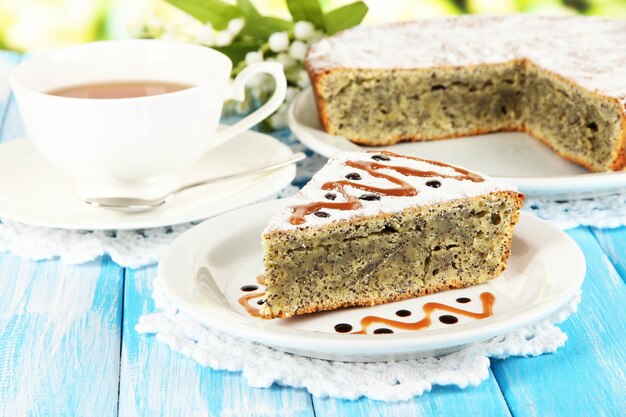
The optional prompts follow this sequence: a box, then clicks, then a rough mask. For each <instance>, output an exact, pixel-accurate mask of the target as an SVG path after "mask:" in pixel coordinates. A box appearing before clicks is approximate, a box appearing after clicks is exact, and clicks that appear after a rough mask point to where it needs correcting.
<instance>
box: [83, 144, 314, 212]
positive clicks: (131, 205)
mask: <svg viewBox="0 0 626 417" xmlns="http://www.w3.org/2000/svg"><path fill="white" fill-rule="evenodd" d="M304 158H306V155H305V154H304V153H303V152H298V153H295V154H293V155H291V156H290V157H289V158H286V159H282V160H279V161H275V162H272V163H269V164H266V165H262V166H260V167H257V168H252V169H248V170H245V171H239V172H235V173H233V174H228V175H223V176H220V177H213V178H207V179H204V180H199V181H195V182H192V183H190V184H185V185H183V186H181V187H179V188H177V189H175V190H172V191H169V192H168V193H167V194H165V195H162V196H160V197H156V198H150V199H144V198H133V197H87V198H85V199H84V200H83V201H84V202H85V203H87V204H90V205H92V206H95V207H103V208H108V209H114V210H123V211H132V212H138V211H146V210H151V209H153V208H155V207H159V206H161V205H163V204H165V203H167V202H168V201H170V200H171V199H172V197H174V195H175V194H177V193H179V192H181V191H184V190H188V189H190V188H194V187H199V186H201V185H207V184H213V183H216V182H220V181H227V180H233V179H236V178H241V177H247V176H250V175H256V174H263V173H265V172H269V171H274V170H276V169H279V168H283V167H286V166H288V165H291V164H293V163H296V162H298V161H301V160H303V159H304Z"/></svg>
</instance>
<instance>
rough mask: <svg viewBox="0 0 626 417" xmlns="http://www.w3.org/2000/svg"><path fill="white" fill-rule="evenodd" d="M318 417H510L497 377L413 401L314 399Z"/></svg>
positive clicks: (439, 389) (435, 391)
mask: <svg viewBox="0 0 626 417" xmlns="http://www.w3.org/2000/svg"><path fill="white" fill-rule="evenodd" d="M313 405H314V407H315V415H316V416H317V417H325V416H329V417H330V416H351V417H352V416H355V417H356V416H364V417H404V416H432V417H452V416H459V417H467V416H483V417H495V416H510V415H511V414H510V413H509V409H508V407H507V404H506V402H505V401H504V397H503V396H502V393H501V392H500V388H499V387H498V384H497V382H496V380H495V378H494V377H493V374H491V372H490V374H489V379H487V380H486V381H484V382H483V383H482V384H481V385H479V386H477V387H469V388H465V389H461V388H458V387H434V388H433V390H432V391H431V392H429V393H426V394H424V395H423V396H421V397H415V398H414V399H412V400H410V401H404V402H396V403H386V402H382V401H373V400H369V399H360V400H358V401H346V400H335V399H329V398H324V399H320V398H313Z"/></svg>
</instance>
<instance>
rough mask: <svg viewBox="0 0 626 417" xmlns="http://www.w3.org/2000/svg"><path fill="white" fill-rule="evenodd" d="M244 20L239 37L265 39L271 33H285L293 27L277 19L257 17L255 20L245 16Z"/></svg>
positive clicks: (285, 21)
mask: <svg viewBox="0 0 626 417" xmlns="http://www.w3.org/2000/svg"><path fill="white" fill-rule="evenodd" d="M245 19H246V24H245V25H244V27H243V29H242V30H241V32H240V35H241V36H250V37H253V38H263V39H267V38H269V36H270V35H271V34H272V33H276V32H285V31H288V30H289V29H291V28H292V27H293V22H289V21H287V20H283V19H279V18H277V17H268V16H260V15H259V16H257V17H255V18H251V17H248V16H246V18H245Z"/></svg>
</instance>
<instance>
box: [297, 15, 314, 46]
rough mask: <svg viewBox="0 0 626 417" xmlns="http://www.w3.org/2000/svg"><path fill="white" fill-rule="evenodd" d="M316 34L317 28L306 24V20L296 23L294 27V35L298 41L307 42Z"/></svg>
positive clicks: (309, 23) (308, 23)
mask: <svg viewBox="0 0 626 417" xmlns="http://www.w3.org/2000/svg"><path fill="white" fill-rule="evenodd" d="M314 32H315V26H313V23H311V22H305V21H304V20H302V21H300V22H296V24H295V25H294V27H293V34H294V36H295V37H296V39H300V40H301V41H306V40H309V39H310V38H311V36H313V33H314Z"/></svg>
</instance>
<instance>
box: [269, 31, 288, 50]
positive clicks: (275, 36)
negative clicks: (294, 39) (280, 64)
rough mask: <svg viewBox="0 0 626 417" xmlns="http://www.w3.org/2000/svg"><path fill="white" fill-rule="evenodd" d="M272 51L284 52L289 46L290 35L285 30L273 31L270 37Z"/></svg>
mask: <svg viewBox="0 0 626 417" xmlns="http://www.w3.org/2000/svg"><path fill="white" fill-rule="evenodd" d="M269 44H270V49H271V50H272V52H283V51H286V50H287V48H288V47H289V37H288V36H287V34H286V33H285V32H276V33H272V34H271V35H270V38H269Z"/></svg>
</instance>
